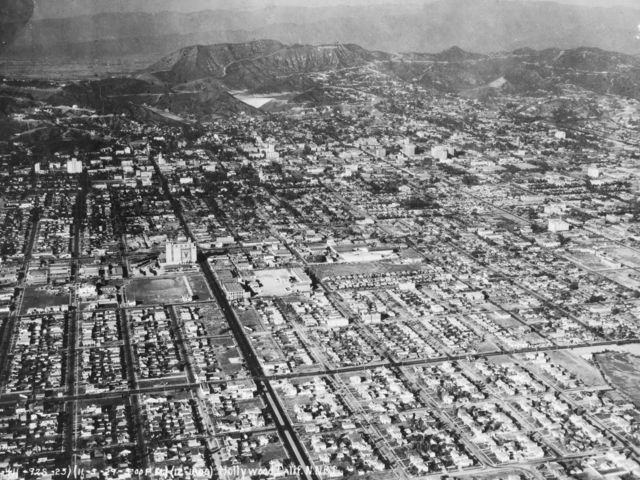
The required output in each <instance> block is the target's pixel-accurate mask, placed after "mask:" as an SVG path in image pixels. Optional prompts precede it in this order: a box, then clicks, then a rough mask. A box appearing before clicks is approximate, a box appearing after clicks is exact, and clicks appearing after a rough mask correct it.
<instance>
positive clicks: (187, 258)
mask: <svg viewBox="0 0 640 480" xmlns="http://www.w3.org/2000/svg"><path fill="white" fill-rule="evenodd" d="M166 257H167V258H166V264H167V265H188V264H190V263H195V262H196V261H197V260H198V250H197V248H196V245H195V244H194V243H193V242H191V241H187V242H167V247H166Z"/></svg>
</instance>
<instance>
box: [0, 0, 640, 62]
mask: <svg viewBox="0 0 640 480" xmlns="http://www.w3.org/2000/svg"><path fill="white" fill-rule="evenodd" d="M383 1H384V0H383ZM222 4H223V3H221V2H217V4H216V5H222ZM639 19H640V8H639V9H632V8H625V7H615V8H593V7H584V6H578V5H564V4H560V3H553V2H531V1H522V0H438V1H435V2H430V3H423V4H407V3H404V2H395V3H393V4H389V5H378V6H371V7H363V6H360V7H341V6H327V7H322V8H321V7H284V6H279V7H278V6H276V7H273V6H265V7H263V8H258V7H256V8H252V9H246V10H242V9H238V7H236V8H235V9H231V8H228V9H224V8H217V9H215V10H206V11H202V12H196V13H181V12H175V11H166V12H159V13H135V12H120V13H100V14H96V15H82V16H78V17H70V18H46V19H42V18H41V19H36V20H32V22H31V23H30V24H29V26H28V28H26V29H25V30H24V31H23V32H22V33H21V34H20V35H19V36H18V38H17V39H16V42H15V44H14V45H13V46H11V47H10V48H9V49H8V50H7V52H5V53H4V54H3V56H4V57H5V58H19V59H32V60H39V59H43V58H44V59H46V60H47V61H49V62H51V61H59V62H64V61H65V60H69V59H74V60H78V59H90V60H91V61H92V62H99V61H108V60H109V59H113V58H128V57H136V58H140V57H142V58H145V59H151V61H153V60H156V59H160V58H162V57H163V56H165V55H167V54H169V53H171V52H173V51H175V50H178V49H180V48H183V47H186V46H189V45H198V44H199V45H209V44H215V43H240V42H247V41H250V40H252V39H257V38H271V39H274V40H276V41H279V42H282V43H286V44H332V43H336V42H340V43H343V44H358V45H362V46H363V47H365V48H367V49H370V50H383V51H388V52H405V53H406V52H411V51H418V52H431V53H435V52H439V51H442V50H445V49H447V48H449V47H451V46H453V45H458V46H459V47H461V48H463V49H465V50H470V51H475V52H480V53H490V52H500V51H513V50H517V49H521V48H533V49H536V50H541V49H547V48H563V49H569V48H577V47H582V46H586V47H594V48H601V49H605V50H611V51H619V52H624V53H629V54H638V53H640V41H639V40H638V39H637V38H636V36H637V34H638V27H637V22H638V20H639Z"/></svg>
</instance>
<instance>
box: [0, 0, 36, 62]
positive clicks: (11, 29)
mask: <svg viewBox="0 0 640 480" xmlns="http://www.w3.org/2000/svg"><path fill="white" fill-rule="evenodd" d="M32 15H33V0H0V50H3V49H5V48H6V47H7V46H9V45H10V44H11V43H12V42H13V40H14V39H15V37H16V35H17V34H18V32H20V30H22V29H23V28H24V26H25V25H26V24H27V23H28V22H29V20H30V19H31V16H32Z"/></svg>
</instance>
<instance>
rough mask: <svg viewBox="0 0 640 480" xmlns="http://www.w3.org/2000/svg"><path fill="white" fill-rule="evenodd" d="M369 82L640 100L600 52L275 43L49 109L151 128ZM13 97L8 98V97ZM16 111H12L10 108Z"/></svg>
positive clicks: (71, 95)
mask: <svg viewBox="0 0 640 480" xmlns="http://www.w3.org/2000/svg"><path fill="white" fill-rule="evenodd" d="M343 69H344V70H348V71H350V72H352V73H356V74H358V75H361V76H362V78H363V80H365V81H366V78H368V77H369V76H370V75H371V73H372V72H378V73H380V74H382V75H387V76H389V77H391V78H392V79H394V80H396V81H403V82H408V83H415V84H419V85H422V86H423V87H425V88H427V89H429V90H431V91H432V92H433V93H434V94H435V95H437V94H439V93H457V94H462V95H465V96H470V97H475V98H485V97H487V96H493V95H501V94H527V95H542V94H548V93H552V92H556V91H558V90H560V89H562V88H566V87H567V86H573V87H577V88H581V89H586V90H590V91H593V92H596V93H600V94H615V95H622V96H627V97H631V98H635V99H640V58H638V57H636V56H632V55H626V54H621V53H613V52H607V51H605V50H600V49H595V48H585V47H582V48H577V49H569V50H561V49H545V50H533V49H518V50H515V51H513V52H511V53H500V54H492V55H483V54H476V53H470V52H467V51H465V50H463V49H461V48H459V47H453V48H449V49H447V50H445V51H443V52H440V53H437V54H429V53H410V54H404V55H391V54H387V53H382V52H372V51H368V50H365V49H364V48H362V47H359V46H357V45H353V44H349V45H340V44H338V45H336V44H334V45H319V46H313V45H284V44H282V43H280V42H276V41H272V40H259V41H254V42H249V43H244V44H220V45H211V46H194V47H188V48H185V49H181V50H179V51H177V52H174V53H172V54H170V55H168V56H167V57H165V58H163V59H161V60H160V61H159V62H156V63H154V64H153V65H152V66H150V67H149V68H147V69H145V70H144V71H141V72H138V73H137V74H135V75H132V76H129V77H119V78H108V79H102V80H94V81H82V82H73V83H69V84H67V85H66V86H64V87H61V88H58V89H57V90H54V91H52V93H51V94H49V95H48V96H47V97H46V99H47V100H48V101H49V102H51V103H53V104H56V105H79V106H84V107H91V108H94V109H97V110H98V111H101V112H112V113H130V114H134V115H135V116H140V115H142V116H143V118H145V119H147V118H152V119H153V120H154V121H156V120H157V121H164V120H169V121H172V122H178V123H179V122H181V121H182V118H197V119H204V118H209V117H228V116H231V115H235V114H238V113H241V112H247V113H252V114H256V113H259V112H260V110H257V109H256V108H254V107H252V106H250V105H248V104H246V103H244V102H242V101H241V100H239V99H238V98H236V97H235V96H234V95H232V94H231V93H229V92H238V91H242V92H244V93H245V94H259V95H266V96H267V97H268V94H276V93H281V92H286V93H287V95H285V96H280V98H279V99H278V101H277V102H273V101H268V102H267V104H266V105H267V106H265V108H264V109H263V110H262V111H265V112H266V111H279V110H282V109H283V108H287V105H289V106H292V105H300V104H307V105H309V104H310V105H328V104H332V103H335V101H334V98H333V97H332V94H331V89H327V88H326V87H331V86H332V85H328V84H327V83H326V82H325V81H324V80H323V77H325V74H327V73H330V72H335V71H340V70H343ZM5 96H7V95H5ZM3 105H4V106H3V110H6V111H7V112H9V111H11V109H12V108H13V107H12V102H10V101H9V100H5V101H3Z"/></svg>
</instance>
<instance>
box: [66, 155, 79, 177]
mask: <svg viewBox="0 0 640 480" xmlns="http://www.w3.org/2000/svg"><path fill="white" fill-rule="evenodd" d="M67 173H68V174H70V175H74V174H78V173H82V162H81V161H80V160H78V159H77V158H72V159H70V160H67Z"/></svg>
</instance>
